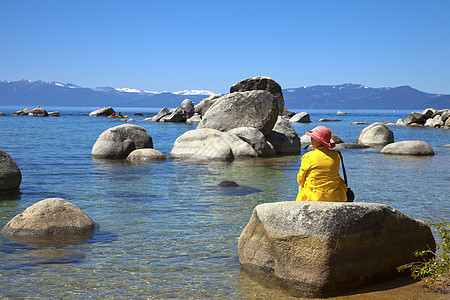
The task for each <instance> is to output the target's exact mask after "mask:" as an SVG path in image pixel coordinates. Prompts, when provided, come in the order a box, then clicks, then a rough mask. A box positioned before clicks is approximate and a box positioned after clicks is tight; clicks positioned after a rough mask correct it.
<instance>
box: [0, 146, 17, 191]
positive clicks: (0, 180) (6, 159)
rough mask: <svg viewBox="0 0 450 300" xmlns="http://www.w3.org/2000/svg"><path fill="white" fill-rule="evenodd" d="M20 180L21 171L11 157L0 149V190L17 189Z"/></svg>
mask: <svg viewBox="0 0 450 300" xmlns="http://www.w3.org/2000/svg"><path fill="white" fill-rule="evenodd" d="M21 182H22V173H21V172H20V169H19V167H18V166H17V164H16V162H15V161H14V160H13V159H12V157H11V156H10V155H9V154H8V153H6V152H5V151H2V150H0V191H9V190H17V189H18V188H19V186H20V183H21Z"/></svg>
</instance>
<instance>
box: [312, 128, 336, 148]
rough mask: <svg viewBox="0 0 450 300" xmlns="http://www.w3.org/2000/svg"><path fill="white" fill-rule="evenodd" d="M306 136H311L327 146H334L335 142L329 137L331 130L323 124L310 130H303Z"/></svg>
mask: <svg viewBox="0 0 450 300" xmlns="http://www.w3.org/2000/svg"><path fill="white" fill-rule="evenodd" d="M305 134H306V135H307V136H310V137H312V138H313V139H315V140H316V141H318V142H319V143H321V144H322V145H324V146H325V147H327V148H334V147H335V146H336V144H335V143H334V141H333V140H332V139H331V130H330V129H328V128H326V127H325V126H317V127H316V128H314V129H313V130H311V131H308V130H307V131H305Z"/></svg>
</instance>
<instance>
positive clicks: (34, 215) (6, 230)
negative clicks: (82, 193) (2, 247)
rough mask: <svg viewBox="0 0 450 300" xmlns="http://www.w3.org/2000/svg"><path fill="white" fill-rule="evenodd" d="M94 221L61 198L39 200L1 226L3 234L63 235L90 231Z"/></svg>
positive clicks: (92, 228) (92, 229)
mask: <svg viewBox="0 0 450 300" xmlns="http://www.w3.org/2000/svg"><path fill="white" fill-rule="evenodd" d="M95 228H96V224H95V223H94V221H92V220H91V218H89V216H88V215H87V214H86V213H85V212H83V211H82V210H81V209H80V208H78V207H77V206H75V205H73V204H72V203H70V202H68V201H66V200H64V199H62V198H49V199H44V200H42V201H39V202H37V203H35V204H33V205H32V206H30V207H28V208H27V209H25V211H24V212H23V213H21V214H18V215H16V216H15V217H14V218H12V219H11V220H10V221H9V222H8V223H7V224H6V225H5V227H3V229H2V231H1V232H0V233H1V234H5V235H22V236H23V235H35V236H36V235H39V236H47V235H64V234H82V233H87V232H92V231H94V230H95Z"/></svg>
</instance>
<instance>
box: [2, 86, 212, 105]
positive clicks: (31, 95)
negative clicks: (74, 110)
mask: <svg viewBox="0 0 450 300" xmlns="http://www.w3.org/2000/svg"><path fill="white" fill-rule="evenodd" d="M210 95H214V93H212V92H210V91H204V90H184V91H177V92H167V91H162V92H153V91H147V90H142V89H134V88H113V87H96V88H83V87H80V86H77V85H74V84H71V83H62V82H58V81H53V82H44V81H40V80H39V81H31V80H19V81H7V80H0V105H16V104H17V105H29V106H32V105H41V106H43V105H55V106H64V105H67V106H110V105H116V106H119V105H122V106H148V107H161V106H168V107H176V106H178V105H179V104H180V103H181V102H182V101H183V100H184V99H186V98H189V99H191V100H192V101H194V103H196V102H199V101H200V100H202V99H204V98H206V97H209V96H210Z"/></svg>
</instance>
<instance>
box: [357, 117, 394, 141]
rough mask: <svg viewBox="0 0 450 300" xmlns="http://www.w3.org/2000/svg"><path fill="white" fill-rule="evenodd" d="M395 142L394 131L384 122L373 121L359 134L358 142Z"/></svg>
mask: <svg viewBox="0 0 450 300" xmlns="http://www.w3.org/2000/svg"><path fill="white" fill-rule="evenodd" d="M393 142H394V133H393V132H392V130H391V129H389V128H388V127H387V126H386V125H384V124H383V123H378V122H377V123H373V124H371V125H369V126H367V127H365V128H364V129H363V130H362V131H361V132H360V133H359V135H358V139H357V140H356V143H358V144H364V145H368V146H384V145H387V144H390V143H393Z"/></svg>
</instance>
